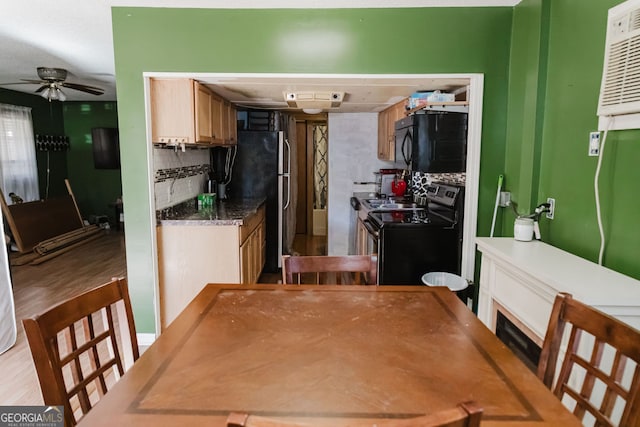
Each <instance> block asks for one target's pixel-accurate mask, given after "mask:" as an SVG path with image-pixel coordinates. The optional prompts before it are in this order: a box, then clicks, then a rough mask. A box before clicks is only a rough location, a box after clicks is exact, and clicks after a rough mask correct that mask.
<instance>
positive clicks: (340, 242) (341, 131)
mask: <svg viewBox="0 0 640 427" xmlns="http://www.w3.org/2000/svg"><path fill="white" fill-rule="evenodd" d="M328 126H329V202H328V210H329V211H328V233H327V239H328V242H327V243H328V255H347V252H348V250H349V218H350V215H351V205H350V203H349V199H350V198H351V196H352V195H353V193H354V192H362V191H365V192H366V191H375V186H374V185H355V184H354V182H360V181H375V176H374V174H373V173H374V172H375V171H377V170H379V169H381V168H393V167H395V166H394V163H393V162H383V161H380V160H378V113H352V114H345V113H333V114H331V113H330V114H329V121H328Z"/></svg>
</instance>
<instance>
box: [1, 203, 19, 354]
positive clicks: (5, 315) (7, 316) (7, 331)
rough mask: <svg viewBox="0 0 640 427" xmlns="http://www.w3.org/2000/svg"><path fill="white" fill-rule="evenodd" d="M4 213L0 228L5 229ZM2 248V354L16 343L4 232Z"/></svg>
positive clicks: (14, 316)
mask: <svg viewBox="0 0 640 427" xmlns="http://www.w3.org/2000/svg"><path fill="white" fill-rule="evenodd" d="M2 221H3V219H2V215H0V228H1V229H2V230H4V224H3V222H2ZM1 236H2V247H1V248H0V354H2V353H4V352H5V351H7V350H9V349H10V348H11V347H12V346H13V345H14V344H15V343H16V314H15V307H14V303H13V291H12V289H11V278H10V276H9V259H8V256H7V250H6V247H7V246H6V244H5V241H4V233H2V234H1Z"/></svg>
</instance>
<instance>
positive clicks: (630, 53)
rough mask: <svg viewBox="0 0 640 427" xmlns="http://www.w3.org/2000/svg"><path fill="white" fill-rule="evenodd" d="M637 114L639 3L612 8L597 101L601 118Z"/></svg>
mask: <svg viewBox="0 0 640 427" xmlns="http://www.w3.org/2000/svg"><path fill="white" fill-rule="evenodd" d="M634 113H640V0H628V1H626V2H624V3H621V4H619V5H617V6H615V7H612V8H611V9H609V15H608V19H607V38H606V42H605V52H604V67H603V70H602V84H601V87H600V99H599V101H598V116H618V115H625V114H634ZM637 123H640V122H637ZM629 127H635V128H640V125H639V126H629Z"/></svg>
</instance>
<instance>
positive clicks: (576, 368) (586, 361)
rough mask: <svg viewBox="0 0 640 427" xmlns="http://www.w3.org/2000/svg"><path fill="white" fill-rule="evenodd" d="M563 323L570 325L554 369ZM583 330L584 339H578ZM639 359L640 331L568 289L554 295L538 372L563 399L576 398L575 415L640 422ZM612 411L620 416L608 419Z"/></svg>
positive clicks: (600, 420)
mask: <svg viewBox="0 0 640 427" xmlns="http://www.w3.org/2000/svg"><path fill="white" fill-rule="evenodd" d="M566 324H569V325H570V330H569V333H568V343H567V347H566V348H567V349H566V353H565V355H564V359H563V361H562V363H561V365H560V371H559V373H558V372H557V371H556V365H557V364H558V362H559V359H560V358H561V357H560V354H561V353H562V351H561V344H562V343H563V335H564V330H565V325H566ZM585 335H587V339H586V340H583V341H584V342H583V344H582V345H581V338H583V337H584V336H585ZM589 335H590V336H591V337H593V343H590V341H591V339H590V338H589V337H588V336H589ZM565 340H566V337H565ZM585 344H587V345H585ZM585 348H586V350H587V352H589V353H590V354H589V355H586V354H585V351H584V350H585ZM603 355H604V358H603ZM629 361H631V363H628V362H629ZM639 363H640V331H638V330H636V329H634V328H632V327H630V326H628V325H626V324H625V323H623V322H621V321H619V320H617V319H615V318H613V317H611V316H609V315H607V314H605V313H602V312H600V311H598V310H596V309H594V308H593V307H589V306H587V305H585V304H583V303H581V302H579V301H576V300H574V299H573V298H572V296H571V295H569V294H564V293H561V294H559V295H557V296H556V299H555V302H554V305H553V309H552V311H551V316H550V320H549V327H548V329H547V333H546V336H545V339H544V344H543V347H542V353H541V355H540V363H539V364H538V377H539V378H540V379H541V380H542V381H543V382H544V384H545V385H546V386H547V387H549V389H551V390H552V391H553V393H554V394H555V395H556V396H557V397H558V398H559V399H560V400H563V402H565V405H567V406H569V407H570V406H571V405H572V403H571V402H575V407H574V410H573V413H574V415H576V417H578V419H580V420H581V421H582V422H583V423H585V422H587V421H592V420H591V419H590V418H591V417H593V418H594V419H595V422H594V425H596V426H613V425H620V426H632V425H633V426H638V425H640V367H639V365H638V364H639ZM572 374H573V375H572ZM576 374H577V375H576ZM556 377H557V379H556ZM582 377H583V378H582ZM570 378H571V379H570ZM554 379H555V386H554V385H553V384H554ZM574 387H575V388H574ZM578 387H579V388H578ZM594 391H595V392H594ZM614 406H616V408H617V410H616V411H614ZM612 412H613V413H614V414H616V415H619V416H620V420H619V421H617V422H616V421H612V420H611V419H610V418H611V416H612ZM619 412H621V414H620V413H619ZM587 414H589V415H587ZM585 416H586V417H587V418H586V419H585Z"/></svg>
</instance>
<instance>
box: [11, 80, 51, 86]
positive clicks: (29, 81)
mask: <svg viewBox="0 0 640 427" xmlns="http://www.w3.org/2000/svg"><path fill="white" fill-rule="evenodd" d="M20 80H22V81H23V82H25V83H34V84H37V85H41V84H44V83H47V82H43V81H42V80H29V79H20ZM16 84H17V83H16ZM20 84H23V83H20Z"/></svg>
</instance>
